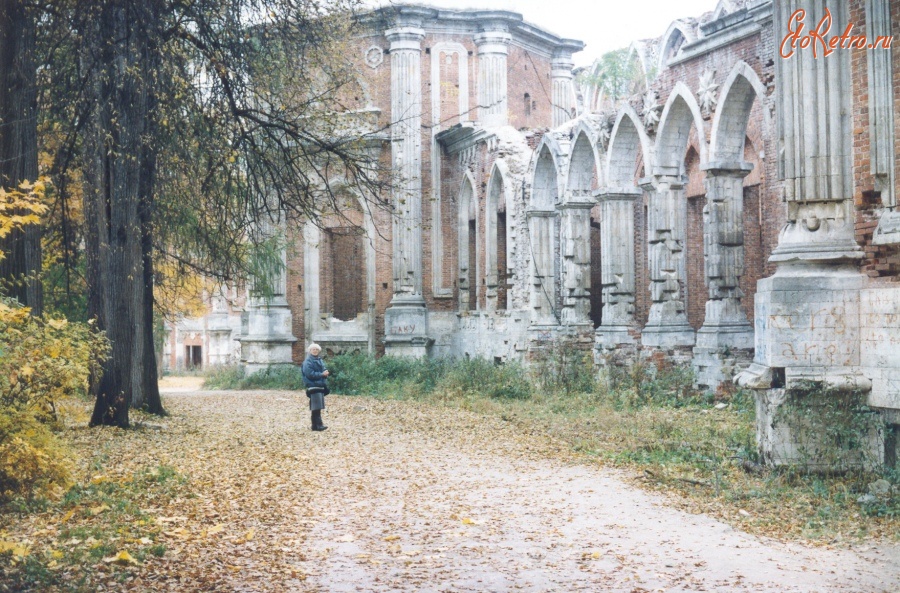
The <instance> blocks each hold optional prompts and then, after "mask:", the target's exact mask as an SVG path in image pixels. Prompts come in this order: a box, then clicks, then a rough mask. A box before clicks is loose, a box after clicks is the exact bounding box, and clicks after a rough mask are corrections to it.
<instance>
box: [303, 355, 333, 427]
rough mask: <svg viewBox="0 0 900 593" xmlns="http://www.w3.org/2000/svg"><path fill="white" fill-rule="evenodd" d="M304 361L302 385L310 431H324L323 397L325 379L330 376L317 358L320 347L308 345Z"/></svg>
mask: <svg viewBox="0 0 900 593" xmlns="http://www.w3.org/2000/svg"><path fill="white" fill-rule="evenodd" d="M306 352H307V355H306V360H304V361H303V366H302V367H301V370H302V371H303V384H304V385H306V397H308V398H309V409H310V410H312V429H313V430H325V429H326V428H328V427H327V426H325V425H324V424H322V410H324V409H325V396H326V395H328V384H327V383H326V382H325V379H326V378H327V377H328V375H329V374H330V373H329V372H328V369H326V368H325V363H324V362H322V359H321V358H320V357H319V354H321V352H322V347H321V346H319V345H318V344H310V345H309V348H307V349H306Z"/></svg>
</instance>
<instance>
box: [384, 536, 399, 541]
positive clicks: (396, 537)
mask: <svg viewBox="0 0 900 593" xmlns="http://www.w3.org/2000/svg"><path fill="white" fill-rule="evenodd" d="M398 539H400V536H399V535H389V536H387V537H385V538H384V541H386V542H392V541H395V540H398Z"/></svg>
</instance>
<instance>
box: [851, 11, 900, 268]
mask: <svg viewBox="0 0 900 593" xmlns="http://www.w3.org/2000/svg"><path fill="white" fill-rule="evenodd" d="M850 22H852V23H853V25H854V30H855V31H858V32H863V31H865V29H866V11H865V2H864V1H863V0H853V1H851V2H850ZM891 24H892V30H891V33H892V34H893V35H894V42H893V44H892V47H891V50H890V51H891V52H892V54H891V59H892V62H893V64H892V65H893V76H894V81H893V83H894V153H895V158H897V159H900V152H898V150H900V50H898V47H897V46H898V43H900V3H898V2H892V3H891ZM845 51H850V52H851V55H850V63H851V69H852V79H853V82H852V88H853V93H852V97H853V99H852V100H853V177H854V179H853V181H854V184H853V185H854V192H853V202H854V204H855V206H856V223H855V230H856V240H857V242H858V243H859V244H860V245H861V246H862V247H863V250H864V252H865V259H863V261H862V262H861V270H862V272H864V273H865V274H867V275H868V276H870V277H873V278H885V279H887V280H890V281H897V280H898V279H900V246H897V245H873V244H872V234H873V233H874V231H875V228H876V227H877V226H878V217H879V213H880V212H881V210H882V208H883V206H884V202H883V200H882V196H881V194H880V192H877V191H876V190H875V179H874V176H873V175H872V172H871V156H870V155H871V152H870V150H871V137H870V129H869V124H870V121H869V87H868V85H869V72H868V58H869V55H870V53H871V52H875V51H880V52H883V51H888V50H886V49H883V48H880V47H879V48H877V49H872V50H865V49H851V50H845ZM894 173H895V181H896V186H895V189H894V192H895V193H894V195H895V196H900V175H898V171H897V168H896V163H895V169H894Z"/></svg>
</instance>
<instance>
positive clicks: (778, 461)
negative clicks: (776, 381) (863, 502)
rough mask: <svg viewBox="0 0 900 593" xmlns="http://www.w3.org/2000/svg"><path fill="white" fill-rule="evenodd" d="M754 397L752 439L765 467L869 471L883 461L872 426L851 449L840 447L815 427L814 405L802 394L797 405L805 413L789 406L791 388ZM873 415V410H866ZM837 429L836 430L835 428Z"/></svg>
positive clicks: (833, 437) (825, 433) (831, 437)
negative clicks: (754, 427)
mask: <svg viewBox="0 0 900 593" xmlns="http://www.w3.org/2000/svg"><path fill="white" fill-rule="evenodd" d="M754 396H755V399H756V439H757V445H758V447H759V453H760V457H761V458H762V460H763V461H764V462H765V463H766V465H769V466H784V465H796V466H799V467H802V468H803V469H805V470H807V471H817V472H834V471H847V470H849V469H858V468H863V469H867V470H873V469H875V468H876V467H878V466H879V465H881V464H882V463H883V462H884V443H883V439H882V438H881V437H880V435H879V434H878V431H877V430H876V429H875V428H874V424H873V425H872V427H871V429H870V430H869V432H868V433H867V434H862V435H857V436H858V438H859V439H861V440H854V442H856V446H855V447H854V448H852V449H841V448H840V446H839V444H836V442H835V436H834V435H830V434H828V433H829V431H827V430H823V427H821V426H817V425H816V424H815V421H814V420H811V419H815V418H818V417H819V414H817V413H816V412H815V408H816V406H817V405H821V404H818V403H817V402H816V400H815V398H812V397H809V396H806V397H805V398H804V399H803V403H802V404H801V405H803V406H807V408H806V409H807V410H808V411H807V413H804V414H797V413H796V412H795V411H793V410H791V409H790V408H787V409H785V408H784V407H785V406H787V405H790V402H791V401H792V399H791V398H792V397H794V396H792V394H791V391H790V390H788V389H767V390H757V391H755V392H754ZM867 413H869V414H874V413H875V412H867ZM836 432H839V431H836Z"/></svg>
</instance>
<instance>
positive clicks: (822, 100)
mask: <svg viewBox="0 0 900 593" xmlns="http://www.w3.org/2000/svg"><path fill="white" fill-rule="evenodd" d="M848 4H849V3H848V2H845V1H844V0H820V1H818V2H815V3H813V2H809V1H807V0H781V1H778V2H775V4H774V6H773V10H774V30H775V31H786V30H787V26H788V23H789V21H790V19H791V15H793V14H794V12H795V11H796V10H798V9H801V8H802V9H804V10H806V16H805V24H806V26H807V27H812V26H813V25H812V23H817V22H819V20H821V19H822V18H823V17H824V16H825V14H824V11H825V9H826V8H827V9H828V10H829V11H830V12H831V18H832V23H831V31H832V32H835V31H839V32H842V31H844V30H845V29H846V28H847V27H848V25H849V24H850V14H849V8H848ZM779 45H781V44H780V43H779V44H776V47H775V48H774V52H773V53H774V55H773V59H774V61H775V85H776V88H778V89H779V92H778V93H776V95H775V116H776V124H777V125H776V131H777V138H776V139H775V142H773V145H774V146H777V147H778V177H779V178H780V179H782V180H783V188H784V190H783V191H784V195H783V198H784V201H785V202H786V204H787V219H788V220H787V223H786V224H785V226H784V228H783V229H782V231H781V234H780V235H779V238H778V246H777V247H776V248H775V250H774V251H773V252H772V256H771V257H770V258H769V261H770V262H774V263H776V265H777V267H776V271H775V274H774V275H773V276H771V277H768V278H764V279H762V280H760V281H759V283H758V285H757V292H756V298H755V301H754V306H755V308H754V325H755V329H756V333H755V343H754V346H755V351H754V361H753V364H752V365H750V367H749V368H748V369H747V370H746V371H744V372H742V373H741V374H739V375H738V376H737V377H736V378H735V382H736V383H737V384H738V385H740V386H742V387H748V388H751V389H757V390H759V391H757V406H756V409H757V417H756V418H757V440H758V442H759V447H760V454H761V456H762V457H763V458H764V459H766V460H767V461H768V462H770V463H772V464H775V465H778V464H782V463H793V462H797V461H800V459H799V458H798V457H797V452H796V449H795V445H796V443H795V442H794V440H793V439H794V437H793V436H792V427H800V428H801V429H802V422H803V421H802V419H794V418H790V417H788V418H784V417H782V419H781V421H779V420H778V417H779V414H778V409H779V408H780V406H781V405H782V404H783V403H784V401H785V396H786V392H785V389H787V395H788V396H790V393H791V390H792V389H793V388H794V387H796V386H798V384H800V382H802V381H814V382H821V383H823V384H825V385H827V386H831V387H833V388H835V389H864V390H868V389H870V388H871V385H872V383H871V381H870V379H869V378H866V377H865V376H863V375H861V374H860V373H859V370H858V369H859V365H860V364H861V355H860V317H861V314H860V292H861V289H862V288H863V287H864V286H865V284H866V281H867V278H866V276H865V275H863V274H861V273H860V272H859V268H858V265H857V262H858V260H859V259H860V258H862V257H863V253H862V249H861V248H860V247H859V245H858V244H857V243H856V240H855V232H854V231H855V229H854V226H855V225H854V223H855V212H854V208H853V192H854V170H853V153H854V150H853V145H854V133H853V122H852V113H853V95H852V93H853V84H852V82H853V81H852V77H851V70H852V68H851V62H850V60H851V55H853V52H852V51H849V50H840V49H838V50H837V51H835V52H834V53H833V54H832V55H830V56H828V57H827V58H824V57H823V56H822V54H821V53H819V55H818V57H816V56H814V55H813V52H812V48H811V47H807V48H806V49H803V48H801V47H799V45H798V46H797V47H796V48H795V51H794V53H793V55H792V56H791V57H789V58H786V59H783V58H781V57H780V56H779V47H778V46H779ZM784 49H786V50H788V49H790V48H789V47H785V48H784ZM820 51H821V50H820ZM873 51H875V52H877V51H883V50H873ZM869 53H872V52H869ZM822 393H826V391H825V390H822ZM815 397H822V396H821V395H818V396H813V397H811V398H810V399H808V400H806V401H807V402H809V405H814V401H815ZM782 416H783V415H782ZM776 422H779V426H778V427H775V424H776ZM879 453H880V452H875V454H876V456H877V455H878V454H879ZM861 458H862V457H856V458H855V459H861ZM802 461H804V462H806V461H808V460H802ZM848 463H853V460H848ZM845 467H846V466H845Z"/></svg>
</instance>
